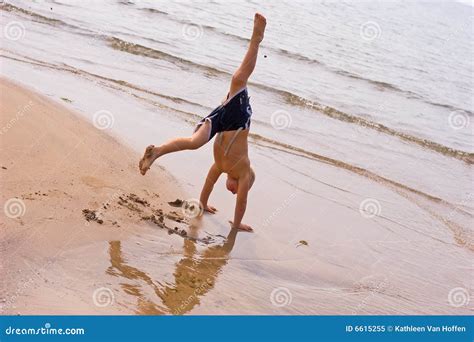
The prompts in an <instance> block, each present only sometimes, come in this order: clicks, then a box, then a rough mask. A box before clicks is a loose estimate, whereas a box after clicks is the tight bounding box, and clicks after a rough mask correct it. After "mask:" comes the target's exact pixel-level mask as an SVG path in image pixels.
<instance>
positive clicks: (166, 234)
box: [0, 79, 472, 314]
mask: <svg viewBox="0 0 474 342" xmlns="http://www.w3.org/2000/svg"><path fill="white" fill-rule="evenodd" d="M65 84H67V83H65ZM65 103H66V105H67V102H65ZM1 113H2V115H1V122H0V125H1V127H2V131H1V133H2V134H1V135H0V143H1V150H0V160H1V165H0V172H1V192H0V193H1V195H0V196H1V200H2V202H1V203H2V205H7V203H9V209H8V210H9V212H8V215H9V216H10V217H9V216H7V215H3V216H2V220H1V221H0V229H1V235H2V236H1V240H0V252H1V258H0V260H1V273H2V275H3V274H4V275H5V277H4V279H2V283H1V286H2V288H1V289H0V301H1V302H0V304H1V305H2V307H1V309H2V314H471V313H472V303H470V302H469V300H467V301H466V300H465V301H462V302H461V303H460V304H461V305H457V304H459V302H456V301H454V303H453V300H458V301H459V298H461V300H462V299H463V295H464V293H465V292H463V291H467V293H469V292H470V291H471V290H472V277H471V276H470V275H471V274H472V262H471V260H472V244H471V243H470V242H469V241H470V240H467V239H466V236H465V235H463V232H462V230H461V231H460V230H459V229H458V228H459V225H456V224H455V222H454V221H456V219H458V216H460V215H464V216H466V217H463V220H465V221H468V220H471V219H472V216H469V214H467V213H463V211H462V210H460V209H459V208H453V207H449V206H446V205H445V204H444V203H438V202H437V201H436V200H433V199H431V198H426V197H424V196H422V195H419V194H416V193H412V192H410V191H407V190H406V189H403V188H397V187H396V185H393V184H392V185H390V184H384V183H382V182H377V181H376V180H374V179H371V178H370V177H368V176H367V175H359V174H357V173H354V172H350V171H348V170H344V169H338V168H335V167H334V166H333V165H330V164H328V163H324V162H320V163H317V164H316V165H317V167H314V166H313V165H314V164H309V163H310V161H309V160H307V159H305V158H301V157H299V156H297V155H290V154H289V155H288V156H287V158H288V163H286V164H288V165H293V166H294V170H287V173H285V174H277V173H276V171H275V170H276V169H275V168H274V167H272V165H274V163H277V162H278V160H276V161H275V160H272V155H271V154H268V153H264V150H263V147H262V146H260V145H258V144H257V145H256V146H252V148H251V158H252V161H253V163H254V165H255V169H256V170H257V182H256V184H255V189H253V190H252V194H251V198H250V207H249V210H248V213H247V214H246V221H248V222H250V223H251V224H252V225H253V226H254V228H255V230H256V232H255V233H254V234H248V233H237V232H235V231H231V230H230V229H229V226H228V224H227V219H228V218H229V217H230V215H231V214H232V207H233V204H234V197H232V196H231V195H230V194H228V193H227V192H225V190H222V189H223V187H222V186H221V184H220V183H222V180H221V181H220V182H219V184H218V185H217V189H216V192H215V194H213V197H212V202H210V203H211V204H213V205H215V206H217V207H218V208H219V209H220V211H219V212H218V214H217V215H215V216H209V215H205V216H204V217H202V218H200V219H192V216H193V210H192V209H191V211H186V210H185V211H183V210H182V209H181V208H180V207H179V206H178V207H177V206H176V205H177V203H171V204H170V203H169V202H174V201H175V200H176V199H185V200H186V199H188V200H189V198H191V197H196V196H197V195H196V194H197V193H198V190H199V189H195V190H196V193H194V192H193V193H192V194H187V193H186V192H185V191H183V190H182V187H181V185H180V181H177V180H176V179H175V178H174V177H173V175H171V174H170V173H168V172H167V171H166V170H165V169H163V166H162V165H163V164H162V163H161V162H160V163H156V164H155V165H153V168H152V169H151V170H150V171H149V173H147V176H146V177H142V176H141V175H140V174H139V172H138V169H137V162H138V160H139V158H140V155H139V154H138V153H137V152H135V151H132V150H130V149H129V148H128V147H126V146H124V145H122V144H121V143H119V142H118V141H117V140H115V139H114V138H112V137H110V136H108V135H107V132H104V131H101V130H98V129H97V128H96V127H94V126H93V125H92V124H90V123H88V122H86V121H84V120H83V119H82V118H80V116H79V114H78V113H74V112H72V111H71V110H70V107H67V108H66V107H64V106H63V105H60V104H58V103H56V102H53V101H51V100H49V99H46V98H45V97H43V96H40V95H38V94H35V93H33V92H32V91H30V90H27V89H25V88H22V87H20V86H18V85H15V84H13V83H12V82H11V81H8V80H6V79H2V81H1ZM168 134H175V132H171V133H170V132H168ZM161 139H163V137H161V136H160V140H161ZM207 149H208V147H206V148H204V149H203V150H200V151H198V152H196V153H193V154H192V158H193V159H192V160H193V167H192V168H190V167H188V165H189V164H182V166H186V167H183V169H187V170H189V171H188V172H196V171H195V170H196V169H199V168H201V167H202V168H203V171H202V172H203V173H204V172H205V171H206V170H205V169H204V165H205V163H206V162H207V161H208V158H209V155H208V154H207V153H208V152H209V151H207ZM182 156H183V157H184V156H185V155H184V154H183V155H182ZM188 156H191V155H186V157H188ZM168 160H171V158H170V159H168ZM176 160H178V162H179V160H181V161H182V160H183V159H178V158H177V159H176ZM189 160H191V159H187V161H188V162H189ZM175 162H176V161H175ZM164 163H165V162H164ZM311 163H313V161H311ZM308 165H310V166H308ZM194 176H196V175H194ZM283 180H284V181H285V182H284V183H283V182H282V181H283ZM276 184H278V186H276ZM10 199H17V200H15V201H10V202H8V201H9V200H10ZM374 199H377V200H374ZM361 208H362V209H361ZM4 213H5V214H6V212H5V210H4ZM11 216H12V217H11ZM450 224H451V225H450ZM448 227H450V228H448ZM461 228H462V227H461ZM453 291H454V292H453ZM454 295H456V297H455V296H454Z"/></svg>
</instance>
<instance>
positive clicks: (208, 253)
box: [106, 229, 237, 315]
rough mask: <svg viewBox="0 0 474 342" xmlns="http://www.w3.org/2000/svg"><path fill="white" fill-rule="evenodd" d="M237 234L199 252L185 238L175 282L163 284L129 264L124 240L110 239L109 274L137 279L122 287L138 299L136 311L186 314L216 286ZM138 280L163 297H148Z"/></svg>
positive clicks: (230, 234)
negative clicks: (123, 249) (124, 252)
mask: <svg viewBox="0 0 474 342" xmlns="http://www.w3.org/2000/svg"><path fill="white" fill-rule="evenodd" d="M236 236H237V231H236V230H235V229H233V230H231V231H230V233H229V235H228V236H227V239H226V240H225V242H224V243H223V244H222V245H217V246H216V245H214V246H211V247H209V248H207V249H206V250H204V251H203V252H201V253H199V254H198V252H197V246H196V242H194V241H192V240H189V239H184V248H183V256H184V257H183V258H182V259H181V260H180V261H179V262H177V263H176V266H175V271H174V273H173V276H174V283H173V284H169V283H167V284H162V283H160V282H159V281H157V280H153V279H152V278H151V277H150V276H149V275H148V274H147V273H146V272H144V271H141V270H139V269H138V268H136V267H133V266H129V265H127V262H126V260H125V258H124V257H123V253H122V248H121V242H120V241H110V242H109V254H110V263H111V266H110V267H109V268H108V269H107V271H106V273H107V274H109V275H113V276H117V277H123V278H125V279H129V280H133V281H135V282H133V283H121V284H120V286H121V287H122V289H123V290H124V292H125V293H127V294H129V295H132V296H135V297H136V298H137V303H136V306H137V308H136V313H137V314H142V315H143V314H145V315H150V314H151V315H159V314H175V315H181V314H185V313H187V312H189V311H191V310H192V309H193V308H194V307H195V306H196V305H198V304H199V303H200V298H201V297H202V296H204V295H206V294H207V293H208V292H209V291H210V290H211V289H212V288H213V287H214V284H215V282H216V278H217V276H218V275H219V273H220V272H221V270H222V267H223V266H224V265H226V264H227V261H228V260H229V255H230V252H231V251H232V248H233V247H234V243H235V238H236ZM136 280H138V281H140V282H141V281H143V282H145V284H146V286H149V287H150V288H151V290H152V291H153V292H154V293H155V294H156V295H157V296H158V297H159V298H160V299H161V300H160V301H159V302H158V303H156V302H154V301H153V300H151V299H150V298H147V296H146V294H145V293H148V290H149V289H145V288H142V286H143V284H140V283H139V282H136Z"/></svg>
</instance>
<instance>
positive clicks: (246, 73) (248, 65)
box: [229, 13, 267, 98]
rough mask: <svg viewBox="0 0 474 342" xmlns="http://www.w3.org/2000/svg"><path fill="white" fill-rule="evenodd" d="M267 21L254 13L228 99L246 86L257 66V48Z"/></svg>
mask: <svg viewBox="0 0 474 342" xmlns="http://www.w3.org/2000/svg"><path fill="white" fill-rule="evenodd" d="M266 25H267V20H266V19H265V17H264V16H263V15H261V14H260V13H255V17H254V21H253V33H252V38H250V44H249V47H248V50H247V53H246V54H245V57H244V59H243V61H242V64H241V65H240V66H239V68H238V69H237V70H236V71H235V72H234V75H233V76H232V82H231V85H230V90H229V98H230V97H232V96H233V95H234V94H235V93H237V92H238V91H239V90H240V89H242V88H244V87H245V86H246V85H247V81H248V79H249V77H250V75H251V74H252V72H253V70H254V69H255V65H256V64H257V55H258V48H259V46H260V43H261V42H262V40H263V36H264V33H265V26H266Z"/></svg>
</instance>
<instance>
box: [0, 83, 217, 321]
mask: <svg viewBox="0 0 474 342" xmlns="http://www.w3.org/2000/svg"><path fill="white" fill-rule="evenodd" d="M0 86H1V122H0V126H1V127H2V131H1V135H0V139H1V140H0V143H1V150H0V160H1V165H0V172H1V203H5V208H4V213H5V215H2V216H1V217H2V219H1V222H0V232H1V239H0V247H1V248H0V251H1V258H0V260H1V274H2V282H1V285H2V288H1V292H0V298H1V299H0V300H1V301H2V302H1V303H0V304H2V309H3V310H2V312H3V313H5V314H18V313H20V314H24V313H47V312H49V313H68V312H69V313H76V314H77V313H94V312H95V311H94V310H97V309H98V308H100V304H99V306H97V305H95V303H94V297H93V296H92V295H93V293H94V291H95V290H96V289H100V288H101V287H105V286H106V284H102V283H101V281H102V278H103V271H102V266H103V265H102V263H103V260H106V258H104V255H106V254H107V253H109V252H110V251H109V249H111V248H112V247H111V245H110V244H109V243H108V242H109V241H119V240H126V239H127V237H128V236H130V234H133V235H135V236H136V235H139V234H140V233H141V232H144V231H146V229H150V227H154V229H160V226H161V227H162V229H163V228H165V229H170V232H169V233H170V234H173V233H176V234H173V235H175V237H174V239H175V240H176V239H180V240H182V239H183V238H185V239H186V238H189V237H187V236H182V235H185V234H186V235H187V232H186V231H185V230H183V228H185V225H184V223H186V222H187V219H186V218H185V217H184V216H183V214H182V213H181V212H180V210H179V208H173V207H171V206H169V205H168V204H167V203H166V201H165V199H166V200H168V201H169V200H171V199H176V198H177V197H179V196H180V194H179V188H178V186H177V185H176V183H174V181H173V178H172V177H170V175H169V174H167V173H166V172H165V171H163V170H159V168H158V171H156V169H157V168H155V171H154V172H150V174H149V175H147V178H144V177H143V176H141V175H140V174H139V172H138V168H137V162H138V158H139V156H137V155H136V154H135V153H133V152H131V151H130V150H129V149H127V148H126V147H124V146H123V145H121V144H119V143H118V142H117V141H116V140H114V139H113V138H111V137H109V136H108V135H107V134H104V133H103V132H102V131H100V130H98V129H96V128H95V127H94V126H93V125H91V124H89V123H86V122H85V121H83V120H82V119H80V118H78V117H76V116H75V115H74V114H73V113H71V112H70V111H68V110H67V109H65V108H64V107H63V106H61V105H59V104H56V103H54V102H52V101H50V100H48V99H46V98H44V97H42V96H39V95H37V94H35V93H33V92H31V91H29V90H26V89H24V88H22V87H20V86H18V85H16V84H14V83H12V82H11V81H8V80H5V79H2V80H1V83H0ZM150 184H154V185H156V186H155V187H154V190H153V191H151V190H147V186H149V185H150ZM170 212H172V214H169V213H170ZM88 220H89V221H88ZM175 227H178V229H175ZM209 240H210V238H209ZM206 242H207V241H204V243H206ZM81 248H82V249H81ZM71 251H74V258H73V259H74V260H75V261H76V262H77V261H78V260H79V261H82V262H80V263H75V262H67V260H68V258H69V257H70V254H71ZM68 253H69V254H68ZM87 272H88V274H91V275H92V278H90V279H85V278H82V277H80V276H79V275H83V274H85V273H87ZM75 275H77V277H76V276H75ZM58 295H60V297H61V298H58ZM107 295H108V292H107V291H105V293H102V294H101V293H100V292H96V298H95V299H96V300H101V299H100V298H99V297H100V296H105V297H104V298H105V299H104V298H102V300H107V298H106V297H107ZM35 296H37V297H35ZM61 302H62V304H64V305H61V307H60V308H59V307H56V308H54V307H51V305H54V303H56V304H60V303H61ZM43 305H44V306H43ZM120 309H121V308H120V306H112V305H111V306H110V307H109V308H108V310H107V312H108V313H114V311H117V310H118V311H120ZM97 312H101V313H103V312H104V311H97Z"/></svg>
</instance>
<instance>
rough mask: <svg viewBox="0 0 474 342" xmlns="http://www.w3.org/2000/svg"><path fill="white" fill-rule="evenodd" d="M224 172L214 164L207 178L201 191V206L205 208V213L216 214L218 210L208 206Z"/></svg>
mask: <svg viewBox="0 0 474 342" xmlns="http://www.w3.org/2000/svg"><path fill="white" fill-rule="evenodd" d="M221 173H222V171H221V170H220V169H219V168H218V167H217V165H216V164H212V166H211V168H210V169H209V172H208V174H207V177H206V182H205V183H204V186H203V188H202V191H201V198H200V201H201V204H202V206H203V209H204V211H207V212H209V213H211V214H214V213H215V212H216V211H217V209H216V208H214V207H212V206H210V205H208V204H207V201H208V200H209V196H210V195H211V192H212V189H214V184H216V182H217V180H218V179H219V176H220V175H221Z"/></svg>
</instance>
